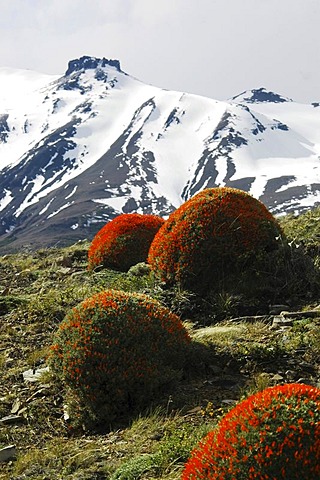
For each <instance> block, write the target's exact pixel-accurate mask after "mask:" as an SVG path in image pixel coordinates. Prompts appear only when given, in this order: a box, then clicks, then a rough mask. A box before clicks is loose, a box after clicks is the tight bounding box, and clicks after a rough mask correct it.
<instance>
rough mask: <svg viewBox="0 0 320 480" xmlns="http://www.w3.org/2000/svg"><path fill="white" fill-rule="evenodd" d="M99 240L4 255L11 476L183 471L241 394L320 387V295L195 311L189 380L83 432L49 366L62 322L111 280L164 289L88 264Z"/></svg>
mask: <svg viewBox="0 0 320 480" xmlns="http://www.w3.org/2000/svg"><path fill="white" fill-rule="evenodd" d="M299 228H300V227H299ZM296 230H297V229H296ZM296 230H293V231H296ZM309 247H310V245H309ZM313 247H315V243H313ZM87 248H88V244H86V243H85V242H82V243H79V244H76V245H74V246H72V247H69V248H66V249H44V250H41V251H37V252H28V251H24V252H21V253H20V254H17V255H4V256H2V257H0V385H1V386H0V462H1V468H0V479H6V480H9V479H10V480H22V479H34V480H40V479H41V480H44V479H48V480H55V479H59V480H60V479H61V480H62V479H67V480H68V479H75V480H89V479H90V480H94V479H109V478H110V479H113V480H115V479H122V480H126V479H127V480H130V479H139V478H141V479H149V480H150V479H169V480H170V479H178V478H179V477H180V473H181V470H182V468H183V464H184V462H185V461H186V459H187V458H188V455H189V452H190V450H191V449H192V448H193V447H194V446H195V444H196V443H197V442H198V440H199V439H200V438H201V437H202V436H203V435H204V434H205V433H206V432H207V431H208V430H209V429H210V428H212V427H213V426H214V424H215V423H216V422H217V420H218V419H219V418H220V416H221V414H223V413H224V412H225V411H226V410H228V409H229V408H230V407H231V406H232V405H233V404H234V403H235V402H237V401H238V400H239V399H240V398H243V397H244V396H246V395H248V394H250V393H253V392H255V391H257V390H259V389H263V388H265V387H266V386H269V385H275V384H279V383H288V382H299V383H308V384H312V385H317V386H320V308H319V303H318V299H317V298H312V299H310V300H309V301H308V302H305V304H304V305H302V304H301V305H299V308H298V309H297V308H296V307H292V306H291V307H290V306H288V305H287V304H284V305H278V306H270V309H269V311H268V312H265V315H263V316H249V317H248V316H247V317H241V318H226V319H224V320H221V321H219V322H215V323H213V324H211V325H210V322H207V324H205V323H206V322H203V325H201V322H199V321H198V320H197V322H194V321H193V319H192V318H191V319H188V320H186V322H185V324H186V327H187V328H188V329H189V331H190V334H191V336H192V338H193V353H192V355H191V356H190V359H189V365H188V369H187V371H186V372H185V375H184V378H183V380H182V381H181V382H180V384H179V385H177V386H176V387H175V388H173V389H172V391H170V392H166V393H165V394H164V395H163V397H162V398H160V399H159V401H158V402H157V403H156V404H154V405H153V406H152V407H151V408H150V410H149V411H148V412H142V413H141V415H140V416H139V417H138V418H134V419H131V420H130V421H127V422H123V423H122V424H121V423H120V424H118V425H113V426H109V427H108V428H107V427H106V428H104V429H103V430H102V431H100V432H89V431H83V430H81V428H80V429H78V430H77V431H75V430H73V429H71V427H70V419H68V416H67V414H66V411H65V398H64V393H65V392H64V391H63V390H61V388H59V387H58V385H57V384H56V383H55V380H54V379H53V378H52V376H51V374H50V372H48V371H47V368H46V355H47V351H48V347H49V346H50V344H51V341H52V336H53V333H54V332H55V330H56V328H57V326H58V324H59V322H60V321H61V320H62V319H63V317H64V315H65V314H66V312H67V311H68V310H69V309H70V308H71V307H72V306H74V305H76V304H77V303H79V302H80V301H81V300H83V298H85V297H87V296H89V295H91V294H93V293H96V292H98V291H101V290H103V289H105V288H118V289H123V290H127V291H144V292H146V291H147V292H156V293H155V296H157V295H158V293H157V290H156V288H155V285H154V283H153V280H152V279H151V278H150V277H149V276H148V275H142V276H132V275H129V274H123V273H118V272H112V271H100V272H95V273H90V272H88V271H87V264H86V258H87V257H86V255H87ZM319 301H320V299H319ZM226 308H227V307H226Z"/></svg>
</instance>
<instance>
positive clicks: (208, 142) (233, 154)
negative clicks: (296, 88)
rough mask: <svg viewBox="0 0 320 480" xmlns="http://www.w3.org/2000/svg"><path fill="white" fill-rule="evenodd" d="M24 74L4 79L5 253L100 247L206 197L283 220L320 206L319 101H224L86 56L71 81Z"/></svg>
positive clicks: (0, 154) (267, 97) (75, 63)
mask: <svg viewBox="0 0 320 480" xmlns="http://www.w3.org/2000/svg"><path fill="white" fill-rule="evenodd" d="M17 75H18V80H17V81H16V83H15V82H13V81H12V78H16V77H15V76H14V73H13V72H12V71H11V73H10V75H9V77H10V78H9V79H8V74H3V72H2V75H1V69H0V89H1V87H2V86H4V87H3V88H4V90H5V92H2V96H0V252H1V251H8V250H14V249H19V248H21V246H23V245H32V246H34V247H35V248H37V247H39V246H40V245H43V246H50V245H53V244H56V243H59V244H60V245H68V244H70V243H72V242H74V241H76V240H80V239H83V238H91V237H92V236H93V235H94V234H95V233H96V231H97V230H98V229H99V228H101V226H102V225H104V224H105V223H106V222H107V221H108V220H110V219H112V218H113V217H114V216H116V215H118V214H120V213H130V212H139V213H153V214H157V215H161V216H166V215H168V214H170V212H171V211H173V210H174V209H175V208H177V207H178V206H179V205H180V204H181V203H182V202H183V201H185V200H187V199H188V198H190V197H191V196H193V195H194V194H195V193H197V192H198V191H200V190H202V189H203V188H208V187H215V186H222V185H226V186H231V187H236V188H240V189H243V190H245V191H248V192H249V193H251V194H252V195H253V196H255V197H256V198H259V199H260V200H261V201H263V203H265V204H266V206H267V207H268V208H269V209H270V210H271V211H272V212H273V213H274V214H283V213H287V212H303V211H304V210H306V209H307V208H310V207H311V208H312V207H314V206H317V205H319V204H320V171H319V166H320V165H318V164H319V158H320V133H318V130H319V131H320V129H318V125H319V123H320V109H318V107H317V106H316V105H317V103H316V102H314V103H313V104H311V105H303V104H297V103H296V102H294V101H293V100H292V99H287V98H286V97H283V96H282V95H279V94H277V93H275V92H271V91H268V90H267V89H265V88H263V87H262V88H259V89H254V90H250V91H246V92H242V93H241V94H239V95H237V96H235V97H233V98H232V99H231V100H229V101H225V102H222V101H217V100H214V99H208V98H205V97H200V96H197V95H193V94H187V93H184V92H175V91H169V90H164V89H161V88H158V87H154V86H151V85H146V84H144V83H143V82H141V81H139V80H137V79H135V78H133V77H131V76H130V75H128V74H127V73H125V72H123V71H122V70H121V66H120V62H119V61H118V60H107V59H105V58H103V59H97V58H94V57H89V56H83V57H81V58H80V59H74V60H71V61H70V62H69V64H68V68H67V70H66V73H65V74H64V75H62V76H48V75H47V76H43V75H42V74H39V77H37V78H38V80H36V75H35V74H34V73H32V74H31V73H30V72H29V73H28V74H25V75H26V77H28V78H27V80H26V83H25V84H24V83H23V80H21V78H22V77H23V75H24V74H23V73H22V71H19V74H17ZM31 78H33V80H30V79H31ZM10 79H11V80H10ZM19 82H20V83H19ZM17 84H20V85H26V86H25V92H27V93H26V94H24V95H22V94H19V91H20V92H21V90H19V91H18V92H16V90H15V88H17V87H15V85H17ZM10 85H12V89H11V90H10V88H9V87H10ZM21 88H22V87H21ZM19 89H20V87H19ZM22 91H23V88H22ZM4 93H6V95H5V97H6V101H1V99H2V97H3V96H4ZM21 98H23V101H22V100H21ZM301 119H302V120H303V121H302V120H301ZM1 245H2V247H1Z"/></svg>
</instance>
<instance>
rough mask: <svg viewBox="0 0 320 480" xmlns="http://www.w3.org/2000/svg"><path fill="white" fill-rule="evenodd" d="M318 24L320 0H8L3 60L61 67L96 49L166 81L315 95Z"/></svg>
mask: <svg viewBox="0 0 320 480" xmlns="http://www.w3.org/2000/svg"><path fill="white" fill-rule="evenodd" d="M319 23H320V2H319V0H281V1H279V0H241V1H240V0H161V1H159V0H90V2H88V1H87V0H10V2H9V1H8V2H6V1H4V0H0V35H1V39H2V41H1V43H0V66H12V67H17V68H30V69H35V70H39V71H44V72H48V73H60V72H61V73H62V72H63V71H65V70H66V67H67V62H68V60H70V59H71V58H75V57H78V56H81V55H86V54H89V55H94V56H105V57H107V58H118V59H119V60H120V62H121V64H122V67H123V68H124V70H126V71H127V72H128V73H129V74H132V75H134V76H136V77H138V78H140V79H141V80H142V81H145V82H147V83H153V84H155V85H157V86H162V87H164V88H168V89H175V90H183V91H188V92H193V93H198V94H202V95H206V96H210V97H213V98H218V99H223V98H228V97H230V96H233V95H235V94H237V93H239V92H240V91H242V90H244V89H247V88H254V87H260V86H265V87H267V88H271V89H274V90H278V91H279V92H280V93H283V94H284V95H287V96H291V97H293V98H295V99H296V100H300V101H314V100H319V99H320V92H319V85H320V70H319V68H318V65H319V62H320V49H319V45H320V30H319V28H318V25H319Z"/></svg>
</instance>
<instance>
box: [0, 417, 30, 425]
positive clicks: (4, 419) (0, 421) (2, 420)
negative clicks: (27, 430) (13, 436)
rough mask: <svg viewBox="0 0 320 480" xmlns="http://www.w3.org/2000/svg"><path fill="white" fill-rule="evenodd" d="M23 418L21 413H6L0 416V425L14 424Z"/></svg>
mask: <svg viewBox="0 0 320 480" xmlns="http://www.w3.org/2000/svg"><path fill="white" fill-rule="evenodd" d="M23 420H24V418H23V417H21V415H7V416H6V417H2V418H0V425H14V424H15V423H20V422H23Z"/></svg>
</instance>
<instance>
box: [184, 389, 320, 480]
mask: <svg viewBox="0 0 320 480" xmlns="http://www.w3.org/2000/svg"><path fill="white" fill-rule="evenodd" d="M311 478H312V479H314V480H316V479H319V478H320V389H318V388H314V387H311V386H309V385H302V384H286V385H281V386H275V387H270V388H267V389H266V390H264V391H262V392H259V393H257V394H255V395H252V396H250V397H249V398H247V399H246V400H244V401H242V402H240V403H239V404H238V405H237V406H236V407H235V408H233V409H232V410H230V411H229V413H227V414H226V415H225V416H224V417H223V418H222V420H221V421H220V423H219V424H218V426H217V428H216V429H215V430H214V431H212V432H210V433H209V434H208V435H207V436H206V437H205V438H204V440H202V442H201V443H200V445H199V446H198V447H197V448H196V449H195V450H194V451H193V452H192V454H191V457H190V459H189V461H188V462H187V464H186V466H185V469H184V471H183V474H182V480H254V479H256V480H294V479H299V480H310V479H311Z"/></svg>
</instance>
